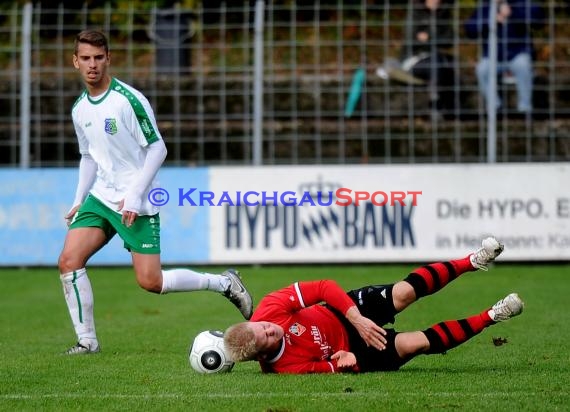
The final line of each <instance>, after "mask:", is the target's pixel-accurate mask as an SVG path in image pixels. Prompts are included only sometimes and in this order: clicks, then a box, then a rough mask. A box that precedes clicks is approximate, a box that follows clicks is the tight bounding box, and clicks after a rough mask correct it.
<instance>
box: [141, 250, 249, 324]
mask: <svg viewBox="0 0 570 412" xmlns="http://www.w3.org/2000/svg"><path fill="white" fill-rule="evenodd" d="M132 259H133V266H134V269H135V273H136V276H137V282H138V283H139V285H140V286H141V287H142V288H144V289H146V290H148V291H150V292H154V293H161V294H166V293H172V292H190V291H197V290H210V291H213V292H219V293H221V294H223V295H224V296H225V297H226V298H228V299H229V300H230V302H232V303H233V304H234V305H235V306H236V307H237V308H238V309H239V311H240V312H241V314H242V315H243V317H244V318H245V319H249V318H250V317H251V314H252V312H253V300H252V298H251V295H250V294H249V292H248V291H247V289H246V288H245V286H244V284H243V282H242V280H241V277H240V275H239V273H238V272H237V271H236V270H233V269H228V270H227V271H225V272H224V273H222V274H213V273H207V272H196V271H194V270H191V269H186V268H177V269H170V270H162V269H161V263H160V255H159V254H142V253H136V252H133V253H132Z"/></svg>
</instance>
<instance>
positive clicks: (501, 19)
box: [465, 0, 544, 114]
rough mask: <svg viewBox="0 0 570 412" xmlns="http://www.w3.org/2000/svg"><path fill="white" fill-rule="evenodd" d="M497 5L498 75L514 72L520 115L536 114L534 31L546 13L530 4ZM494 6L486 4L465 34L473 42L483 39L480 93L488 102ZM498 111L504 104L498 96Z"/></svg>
mask: <svg viewBox="0 0 570 412" xmlns="http://www.w3.org/2000/svg"><path fill="white" fill-rule="evenodd" d="M491 1H497V2H498V3H497V17H496V18H497V71H498V73H497V74H503V73H505V72H507V71H508V72H510V73H511V74H512V75H513V76H514V79H515V85H516V89H517V110H518V111H519V112H520V113H525V114H526V113H530V112H531V111H532V89H533V76H534V75H533V67H532V63H533V58H534V50H533V45H532V37H531V30H532V29H533V28H536V27H539V26H541V25H542V23H543V21H544V13H543V10H542V9H541V8H540V7H539V6H537V5H536V4H534V3H532V2H531V1H530V0H523V1H516V0H514V1H511V2H509V3H507V2H506V1H502V0H491ZM490 7H491V5H490V2H489V1H485V2H484V3H483V4H482V5H481V6H480V7H479V8H477V9H476V10H475V11H474V13H473V15H472V16H471V17H470V18H469V19H468V20H467V21H466V22H465V34H466V35H467V37H470V38H480V39H481V41H482V45H483V55H482V57H481V59H480V60H479V62H478V63H477V67H476V74H477V81H478V84H479V91H480V92H481V94H482V95H483V97H484V98H485V99H486V100H487V101H488V100H489V98H490V95H489V79H490V76H491V75H495V74H493V73H490V66H489V63H490V61H489V12H490ZM496 101H497V104H496V109H499V108H501V106H502V102H501V99H500V98H499V96H497V100H496Z"/></svg>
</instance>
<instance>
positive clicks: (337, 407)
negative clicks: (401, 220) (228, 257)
mask: <svg viewBox="0 0 570 412" xmlns="http://www.w3.org/2000/svg"><path fill="white" fill-rule="evenodd" d="M414 267H415V265H411V264H410V265H378V266H367V265H364V266H359V265H343V266H279V267H274V266H268V267H240V268H239V269H240V270H241V272H242V274H243V277H244V280H245V282H246V284H247V285H248V287H249V288H250V290H251V292H252V294H253V295H254V299H259V298H260V297H261V296H262V295H263V294H265V293H266V292H269V291H270V290H273V289H275V288H278V287H281V286H285V285H288V284H289V283H291V282H293V281H295V280H308V279H320V278H331V279H336V280H337V281H338V282H339V283H340V284H341V285H342V286H343V287H344V288H346V289H349V288H355V287H360V286H363V285H366V284H371V283H391V282H394V281H396V280H399V279H402V278H403V277H404V276H405V275H406V274H407V273H408V272H409V271H410V270H411V269H413V268H414ZM208 269H209V270H212V271H213V270H214V269H211V268H208ZM89 275H90V279H91V282H92V284H93V289H94V293H95V315H96V327H97V332H98V336H99V339H100V343H101V346H102V352H101V353H100V354H98V355H93V356H83V357H65V356H63V355H61V354H60V353H61V352H62V351H63V350H65V349H66V348H67V347H68V346H70V345H72V344H73V343H74V340H75V337H74V334H73V331H72V327H71V322H70V320H69V315H68V313H67V310H66V307H65V302H64V300H63V293H62V289H61V284H60V281H59V278H58V273H57V269H56V268H55V267H54V268H53V269H29V270H24V269H2V270H0V282H1V287H0V305H1V306H0V308H1V310H0V410H2V411H38V410H42V411H66V410H77V411H79V410H82V411H125V410H144V411H154V410H157V411H162V410H165V411H166V410H186V411H187V410H196V411H210V410H211V411H214V410H216V411H241V412H244V411H394V410H395V411H398V410H401V411H410V410H473V411H480V410H490V411H498V410H510V411H523V410H527V411H539V410H543V411H553V410H570V396H569V389H568V388H569V387H570V385H569V384H568V379H569V378H570V347H569V346H570V345H569V344H568V342H569V340H570V327H569V326H570V322H569V320H570V310H569V308H570V305H569V304H568V296H569V295H570V265H567V264H566V265H565V264H557V265H539V264H533V265H514V264H503V263H497V264H496V265H495V266H494V267H493V268H491V270H490V271H489V272H481V271H479V272H473V273H468V274H465V275H464V276H462V277H460V278H459V279H457V280H456V281H454V282H453V283H451V284H449V285H448V286H447V287H446V288H444V289H443V290H442V291H440V292H438V293H437V294H435V295H432V296H428V297H426V298H424V299H422V300H420V301H419V302H417V303H415V304H414V305H413V306H411V307H409V308H408V309H407V310H406V311H405V312H403V313H402V314H400V315H399V317H398V319H397V323H396V329H397V330H416V329H424V328H426V327H429V326H431V325H433V324H434V323H436V322H439V321H442V320H448V319H457V318H462V317H466V316H468V315H471V314H475V313H478V312H479V311H480V310H482V309H483V308H485V307H488V306H490V305H492V304H493V303H495V302H496V301H497V300H498V299H500V298H502V297H504V296H505V295H507V294H508V293H510V292H512V291H516V292H518V293H519V294H520V295H521V297H522V298H523V300H525V303H526V306H525V311H524V312H523V314H522V315H521V316H520V317H517V318H515V319H512V320H510V321H508V322H505V323H501V324H498V325H496V326H493V327H491V328H489V329H487V330H485V331H484V332H483V333H482V334H480V335H478V336H476V337H475V338H473V339H472V340H470V341H469V342H467V343H466V344H464V345H462V346H460V347H458V348H456V349H453V350H451V351H449V352H448V353H447V354H445V355H432V356H421V357H418V358H416V359H414V360H412V361H411V362H410V363H408V364H407V365H405V366H404V367H403V368H402V369H401V370H400V371H398V372H390V373H370V374H361V375H353V374H336V375H319V376H317V375H312V376H285V375H279V376H277V375H275V376H274V375H262V374H261V373H260V372H259V368H258V365H257V364H256V363H254V362H247V363H240V364H237V365H236V366H235V367H234V369H233V371H232V372H231V373H229V374H215V375H200V374H197V373H195V372H194V371H193V370H192V369H191V368H190V366H189V363H188V357H187V353H188V348H189V346H190V342H191V340H192V338H193V337H194V336H195V335H196V334H197V333H198V332H200V331H202V330H206V329H224V328H226V327H227V326H229V325H230V324H232V323H235V322H239V321H240V320H241V318H240V315H239V312H238V311H237V310H236V309H235V308H234V307H233V305H231V304H230V303H229V302H228V301H227V300H226V299H225V298H224V297H222V296H221V295H218V294H215V293H211V292H193V293H178V294H170V295H166V296H158V295H153V294H150V293H148V292H145V291H143V290H142V289H140V288H138V286H137V285H136V282H135V280H134V275H133V273H132V271H131V269H129V268H118V269H116V268H101V267H94V268H90V269H89ZM493 337H501V338H505V339H506V340H507V343H506V344H504V345H502V346H495V345H493V342H492V340H493Z"/></svg>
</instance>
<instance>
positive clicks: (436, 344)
mask: <svg viewBox="0 0 570 412" xmlns="http://www.w3.org/2000/svg"><path fill="white" fill-rule="evenodd" d="M488 311H489V309H485V310H484V311H483V312H481V313H480V314H478V315H474V316H471V317H469V318H467V319H460V320H448V321H445V322H440V323H438V324H436V325H433V326H432V327H431V328H429V329H426V330H424V331H423V333H424V335H426V337H427V339H428V341H429V346H430V348H429V350H428V351H427V352H426V353H443V352H445V351H447V350H449V349H452V348H455V347H456V346H459V345H461V344H462V343H463V342H466V341H467V340H469V339H471V338H472V337H473V336H475V335H477V334H478V333H480V332H481V331H482V330H483V329H485V328H486V327H488V326H491V325H493V324H494V323H495V322H494V321H493V320H492V319H491V317H490V316H489V314H488Z"/></svg>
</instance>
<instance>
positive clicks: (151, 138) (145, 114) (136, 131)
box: [115, 85, 162, 147]
mask: <svg viewBox="0 0 570 412" xmlns="http://www.w3.org/2000/svg"><path fill="white" fill-rule="evenodd" d="M115 91H117V92H118V93H120V94H122V95H123V96H124V97H125V99H126V101H127V103H126V104H125V105H124V109H123V121H124V123H125V125H126V126H127V127H128V129H129V131H130V132H131V134H132V135H133V136H134V138H135V139H136V140H137V142H138V144H140V145H141V146H142V147H146V146H148V145H149V144H151V143H154V142H156V141H157V140H159V139H162V136H161V135H160V132H159V130H158V125H157V123H156V119H155V117H154V111H153V110H152V107H151V105H150V103H149V101H148V100H147V98H146V97H145V96H144V95H143V94H142V93H140V92H138V91H136V90H131V89H127V88H126V87H125V86H122V85H120V86H118V87H117V88H115Z"/></svg>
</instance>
